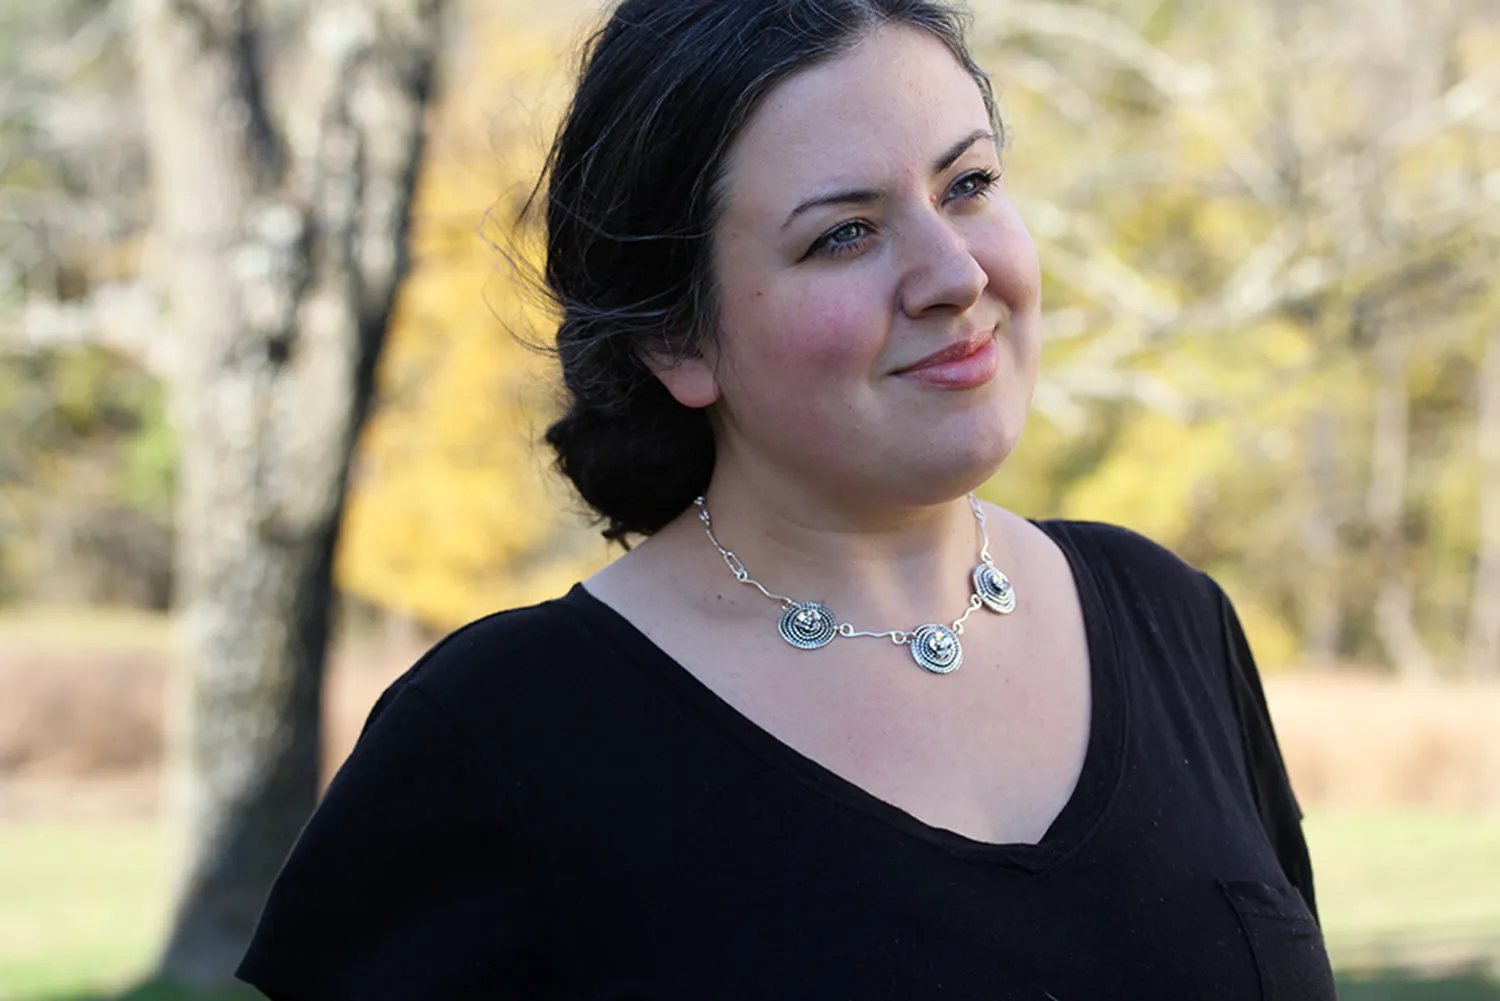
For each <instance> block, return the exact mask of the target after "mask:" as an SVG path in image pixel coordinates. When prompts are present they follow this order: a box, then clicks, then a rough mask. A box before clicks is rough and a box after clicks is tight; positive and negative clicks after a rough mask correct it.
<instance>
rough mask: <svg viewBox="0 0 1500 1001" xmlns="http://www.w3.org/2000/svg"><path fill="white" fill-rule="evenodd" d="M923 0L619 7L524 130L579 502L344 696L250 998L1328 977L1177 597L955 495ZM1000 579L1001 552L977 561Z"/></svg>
mask: <svg viewBox="0 0 1500 1001" xmlns="http://www.w3.org/2000/svg"><path fill="white" fill-rule="evenodd" d="M1000 134H1001V128H1000V126H999V124H998V120H997V116H996V114H995V109H994V105H993V101H992V99H991V96H990V90H989V86H988V83H987V81H986V79H985V77H984V75H983V74H982V73H981V72H980V70H979V69H978V68H977V67H975V65H974V64H973V62H972V60H971V59H970V57H969V55H968V53H967V51H966V49H965V47H964V41H963V37H962V31H961V21H960V20H959V18H958V17H957V16H956V15H955V14H954V12H953V11H951V10H950V9H948V8H946V7H944V6H942V5H940V3H938V2H936V0H625V2H624V3H622V4H620V6H618V7H617V8H616V9H615V10H614V12H613V14H612V16H611V17H610V19H609V21H608V23H607V25H606V26H605V27H604V28H603V29H602V31H601V32H600V33H599V34H598V35H597V36H596V38H595V39H594V41H593V42H592V46H591V50H590V54H589V57H588V59H587V61H586V62H585V65H584V69H583V74H582V77H581V81H580V84H579V88H578V92H577V96H576V98H575V100H574V103H573V105H572V108H571V110H570V112H569V114H568V116H567V119H566V121H565V123H564V125H563V128H562V130H561V132H560V134H559V137H558V139H557V142H556V145H555V147H554V150H553V154H552V158H551V162H550V167H549V170H550V173H549V178H548V187H547V195H546V212H547V225H548V259H547V278H548V282H549V285H550V287H551V290H552V291H553V293H554V294H555V295H556V297H557V299H558V302H559V304H560V305H561V307H562V311H563V319H562V324H561V329H560V331H559V334H558V346H559V350H560V356H561V359H562V363H563V374H564V379H565V382H566V385H567V388H568V390H569V392H570V394H571V408H570V410H569V411H568V413H567V414H566V415H565V416H564V417H563V418H562V419H561V420H560V421H559V422H558V423H557V424H555V425H554V426H553V427H552V429H551V430H550V432H549V434H548V441H549V442H550V443H551V444H552V446H553V447H554V448H555V449H556V450H557V452H558V456H559V464H560V467H561V468H562V470H563V471H564V472H565V473H566V474H567V475H568V476H569V477H570V478H571V479H572V481H573V482H574V484H575V485H576V486H577V488H578V490H579V492H580V493H581V494H582V496H583V497H584V498H585V499H586V500H587V501H588V502H589V503H590V504H591V505H592V506H593V507H594V508H595V509H597V511H598V512H599V514H600V515H601V516H602V518H603V519H604V520H605V521H606V522H607V523H608V530H607V533H606V534H608V535H609V536H610V537H612V538H624V537H626V536H637V537H639V536H644V537H645V540H646V541H644V542H643V543H642V544H640V545H638V546H636V547H635V548H633V549H631V550H630V551H629V552H628V553H627V554H626V555H625V556H624V557H622V558H621V559H620V560H618V561H617V562H615V563H614V564H613V565H611V566H610V567H608V568H607V569H605V570H604V571H602V572H601V573H599V574H597V575H596V576H594V577H592V578H590V579H589V580H588V581H586V582H585V583H584V584H582V585H580V586H578V587H575V588H574V589H573V591H572V592H571V593H569V594H568V595H567V596H566V597H564V598H562V599H559V600H557V601H553V602H548V603H545V604H543V605H540V606H537V607H534V608H529V609H520V610H515V611H510V612H503V613H500V614H498V615H495V616H491V617H490V618H488V619H485V620H482V621H481V622H478V623H475V624H473V625H471V626H469V627H466V628H465V629H462V630H460V631H459V632H458V633H456V634H454V635H453V636H451V637H449V638H448V639H447V640H445V641H444V642H443V643H442V644H440V645H439V646H438V647H437V649H435V650H434V651H433V652H432V653H431V654H429V655H428V656H427V657H426V658H424V660H423V662H422V663H420V664H418V665H417V666H416V667H415V668H413V670H412V671H411V672H409V673H408V674H407V675H406V676H405V677H403V678H402V679H401V680H400V681H398V682H397V683H396V684H395V685H393V686H392V688H391V689H390V690H389V691H388V692H387V693H386V694H385V696H384V697H383V698H382V699H381V701H380V703H379V704H378V705H377V707H376V709H375V711H374V713H373V714H372V716H371V720H370V722H369V724H368V726H367V728H366V732H365V734H364V736H363V737H362V739H361V741H360V744H359V746H358V747H357V748H356V750H355V751H354V754H353V756H352V757H351V758H350V760H349V762H348V764H347V765H346V766H345V767H344V769H343V770H342V771H341V772H340V774H339V776H338V777H337V779H336V780H335V781H334V783H333V785H332V786H331V788H330V789H329V792H328V795H327V798H326V800H325V802H324V804H323V806H322V807H321V808H320V810H319V811H318V814H317V815H316V816H315V817H314V818H313V820H312V821H311V822H310V824H309V825H308V828H307V830H306V831H305V832H304V834H303V836H302V839H301V841H300V843H299V844H298V846H297V848H296V849H295V851H294V852H293V853H292V856H291V857H290V859H289V860H288V862H287V865H286V868H285V870H284V872H283V873H282V876H281V878H280V881H279V882H278V884H277V886H276V888H275V890H274V891H273V893H272V895H271V898H270V901H269V903H268V905H267V908H266V912H265V914H264V916H263V919H262V924H261V927H260V930H259V932H258V934H257V937H256V940H255V942H254V944H253V945H252V947H251V950H250V952H249V954H248V956H247V958H246V960H245V963H244V965H243V967H242V969H241V975H242V976H243V977H244V978H245V979H247V980H249V981H250V982H252V983H254V984H256V985H258V986H259V987H261V988H262V989H263V990H264V991H265V992H266V993H267V994H269V995H270V996H271V997H273V998H285V999H294V1001H344V999H354V998H392V999H403V998H412V999H416V998H442V999H456V998H471V997H472V998H481V997H482V998H538V999H540V998H601V999H602V998H620V999H624V998H639V999H647V998H650V999H677V998H682V999H703V998H754V999H769V998H804V997H805V998H819V999H826V998H851V999H860V1001H868V999H879V998H891V999H897V998H900V999H910V998H929V997H930V998H962V999H976V1001H977V999H986V1001H994V999H1012V998H1014V999H1037V1001H1042V999H1047V998H1052V999H1062V1001H1079V999H1099V998H1149V999H1165V998H1183V999H1189V998H1191V999H1207V998H1212V999H1216V1001H1224V999H1228V1001H1237V999H1245V1001H1250V999H1292V998H1295V999H1308V1001H1312V999H1324V998H1332V997H1333V996H1334V993H1333V984H1332V977H1331V974H1330V973H1329V970H1328V964H1327V960H1326V958H1325V956H1324V953H1323V947H1322V942H1321V938H1320V935H1319V933H1318V928H1317V924H1316V921H1315V918H1314V915H1313V911H1312V906H1313V895H1312V883H1311V875H1310V871H1309V867H1308V861H1307V852H1306V847H1305V844H1304V842H1303V839H1302V835H1301V830H1300V824H1299V814H1298V811H1297V807H1296V803H1295V801H1294V799H1293V798H1292V794H1291V790H1290V788H1289V787H1288V785H1287V780H1286V776H1285V773H1284V771H1283V768H1282V765H1281V761H1280V757H1279V755H1278V753H1277V749H1276V744H1275V739H1274V736H1273V734H1272V731H1271V726H1270V723H1269V720H1268V719H1267V716H1266V710H1265V703H1264V699H1263V696H1262V694H1261V689H1260V685H1259V681H1258V679H1257V676H1256V673H1255V668H1254V665H1253V662H1252V661H1251V658H1250V653H1249V650H1248V649H1247V647H1246V645H1245V641H1244V637H1243V634H1242V633H1241V631H1240V628H1239V625H1238V623H1237V621H1236V619H1235V616H1234V613H1233V611H1232V610H1231V608H1230V605H1229V603H1228V601H1227V600H1226V599H1225V597H1224V596H1223V594H1222V593H1221V592H1220V590H1219V589H1218V588H1217V586H1215V585H1214V584H1213V582H1212V581H1210V580H1209V579H1208V578H1206V577H1205V576H1203V575H1202V574H1200V573H1198V572H1196V571H1194V570H1192V569H1190V568H1189V567H1187V566H1186V565H1184V564H1183V563H1181V562H1180V561H1178V560H1177V559H1176V558H1175V557H1173V556H1171V555H1170V554H1169V553H1167V552H1166V551H1164V550H1162V549H1160V548H1159V547H1157V546H1155V545H1154V544H1152V543H1150V542H1148V541H1146V540H1144V539H1142V538H1140V537H1138V536H1135V535H1133V534H1131V533H1129V532H1126V531H1124V530H1121V529H1114V528H1109V527H1106V526H1101V525H1091V524H1078V523H1065V522H1049V523H1042V524H1033V523H1031V522H1029V521H1026V520H1024V519H1022V518H1019V517H1017V516H1015V515H1013V514H1010V513H1009V512H1006V511H1003V510H1000V509H998V508H995V507H993V506H990V505H988V504H980V503H978V502H972V501H971V499H970V496H969V492H970V491H972V490H973V489H974V488H975V487H977V486H978V485H979V484H981V483H983V482H984V481H985V480H986V479H987V478H989V477H990V476H991V475H992V474H993V473H994V472H995V471H996V469H997V468H998V467H999V466H1000V465H1001V463H1002V462H1003V461H1004V459H1005V458H1006V456H1007V455H1008V454H1009V453H1010V452H1011V450H1012V449H1013V448H1014V447H1015V445H1016V442H1017V439H1018V437H1019V436H1020V433H1021V427H1022V424H1023V423H1024V421H1025V417H1026V411H1027V406H1028V402H1029V399H1030V396H1031V392H1032V388H1033V385H1034V383H1035V380H1036V369H1037V356H1038V342H1039V337H1040V331H1039V316H1040V304H1039V300H1040V294H1039V293H1040V279H1039V272H1038V265H1037V260H1036V254H1035V250H1034V247H1033V245H1032V243H1031V240H1030V238H1029V237H1028V235H1027V233H1026V230H1025V228H1024V227H1023V225H1022V224H1021V221H1020V220H1019V218H1018V217H1017V215H1016V213H1015V210H1014V208H1013V207H1012V206H1011V203H1010V201H1009V199H1008V198H1007V196H1006V193H1005V190H1004V186H1003V181H1002V177H1001V174H1002V166H1001V161H1000V147H1001V142H1000V140H999V136H1000ZM1012 582H1013V584H1012Z"/></svg>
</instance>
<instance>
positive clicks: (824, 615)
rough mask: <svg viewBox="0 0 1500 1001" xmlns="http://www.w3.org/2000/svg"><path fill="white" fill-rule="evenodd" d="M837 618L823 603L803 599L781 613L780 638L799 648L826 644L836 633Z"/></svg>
mask: <svg viewBox="0 0 1500 1001" xmlns="http://www.w3.org/2000/svg"><path fill="white" fill-rule="evenodd" d="M838 627H839V621H838V619H836V618H834V617H833V613H832V612H830V611H829V610H828V608H827V607H826V606H824V605H820V604H818V603H817V602H816V601H803V602H799V603H798V604H795V605H793V606H792V607H790V608H788V609H787V610H786V611H785V612H783V613H781V623H780V625H779V626H778V628H779V629H780V630H781V638H782V639H784V640H786V641H787V642H788V643H790V644H791V645H792V646H794V647H796V648H797V649H799V650H816V649H817V648H818V647H820V646H827V645H828V644H829V642H830V641H832V639H833V637H834V636H835V635H837V633H838Z"/></svg>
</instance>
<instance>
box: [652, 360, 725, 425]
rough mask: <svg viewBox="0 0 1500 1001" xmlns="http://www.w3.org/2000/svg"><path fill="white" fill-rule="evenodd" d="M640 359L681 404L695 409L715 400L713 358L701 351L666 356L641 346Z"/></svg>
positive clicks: (715, 377)
mask: <svg viewBox="0 0 1500 1001" xmlns="http://www.w3.org/2000/svg"><path fill="white" fill-rule="evenodd" d="M641 359H642V360H643V361H644V362H645V363H646V367H647V368H649V369H651V371H652V373H653V374H654V375H655V376H656V377H657V378H658V379H660V380H661V384H662V385H663V386H666V387H667V392H669V393H671V394H672V398H673V399H674V400H676V401H677V402H678V403H681V404H682V405H683V406H684V407H692V408H693V409H694V410H697V409H700V408H702V407H706V406H709V405H711V404H713V403H715V402H717V401H718V399H719V379H718V376H716V375H715V374H714V365H713V362H712V361H711V360H710V359H709V358H707V357H705V356H704V355H702V354H696V355H688V356H686V357H682V356H677V357H669V356H667V355H665V354H663V353H661V352H657V351H650V350H645V351H642V352H641Z"/></svg>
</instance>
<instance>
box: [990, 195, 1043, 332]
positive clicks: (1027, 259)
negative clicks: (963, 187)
mask: <svg viewBox="0 0 1500 1001" xmlns="http://www.w3.org/2000/svg"><path fill="white" fill-rule="evenodd" d="M979 253H981V254H982V256H981V258H980V266H981V267H983V268H984V270H985V272H986V273H987V274H988V275H989V278H990V288H991V289H992V290H993V291H994V292H995V294H997V295H998V296H1000V298H1001V299H1003V300H1004V301H1005V304H1006V305H1007V306H1009V307H1010V308H1011V310H1012V311H1013V312H1015V313H1018V314H1022V315H1026V314H1030V313H1034V312H1038V311H1039V310H1040V309H1041V298H1042V268H1041V262H1040V261H1039V260H1038V259H1037V252H1036V244H1035V243H1034V242H1033V241H1032V239H1031V234H1030V233H1029V232H1028V231H1027V229H1026V226H1025V225H1024V224H1023V223H1022V222H1021V218H1020V216H1018V215H1016V214H1015V210H1014V209H1011V210H1010V211H1009V212H1008V213H1007V216H1006V219H1005V224H1004V225H1003V226H1000V227H997V228H996V229H995V231H994V232H993V234H992V236H991V239H989V240H988V241H986V245H985V246H984V248H983V249H982V250H980V251H979Z"/></svg>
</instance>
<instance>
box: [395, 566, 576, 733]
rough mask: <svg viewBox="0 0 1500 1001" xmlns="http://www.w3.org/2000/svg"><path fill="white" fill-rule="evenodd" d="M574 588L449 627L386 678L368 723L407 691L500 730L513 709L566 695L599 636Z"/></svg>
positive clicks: (463, 721) (447, 712) (471, 725)
mask: <svg viewBox="0 0 1500 1001" xmlns="http://www.w3.org/2000/svg"><path fill="white" fill-rule="evenodd" d="M577 591H578V589H577V588H575V589H574V591H571V592H569V593H568V594H567V595H565V596H563V597H560V598H555V599H552V600H549V601H544V602H541V603H540V604H536V605H530V606H527V607H524V608H514V609H507V610H505V611H500V612H495V613H494V614H491V615H487V616H485V617H483V618H481V619H476V620H475V621H473V622H470V623H468V624H467V625H464V626H461V627H459V628H458V629H456V630H454V631H453V632H451V633H449V634H448V635H447V636H446V637H444V638H443V639H442V640H440V641H439V642H438V643H437V644H435V645H434V646H433V647H432V648H431V649H430V650H428V651H427V653H425V654H423V655H422V657H421V658H420V659H419V660H418V661H417V662H416V663H415V664H414V665H413V666H412V667H411V668H410V669H408V670H407V671H406V673H404V674H402V675H401V676H400V677H399V678H397V679H396V680H395V681H394V682H392V683H391V685H390V686H389V687H388V688H387V689H386V691H385V692H384V694H382V695H381V697H380V699H379V700H378V701H377V702H376V704H375V706H374V708H373V710H372V711H371V713H370V717H369V720H368V721H367V722H366V724H365V729H366V731H367V732H368V731H369V730H370V729H371V728H372V727H374V726H375V725H376V724H377V721H379V720H380V718H381V717H382V715H383V714H385V713H386V712H387V711H388V710H390V709H391V708H392V707H393V706H396V705H397V704H405V703H410V702H411V701H412V700H413V697H416V698H417V700H418V701H422V702H426V703H428V704H430V705H431V706H432V707H433V708H434V709H436V710H437V711H439V712H440V713H441V714H442V715H443V716H444V717H446V718H447V719H448V721H449V722H450V724H451V725H453V726H454V727H456V728H457V729H458V730H459V731H461V732H462V733H464V734H466V735H474V734H480V735H485V734H493V733H495V732H497V730H499V731H503V729H504V728H505V727H506V726H507V724H509V723H510V722H512V720H513V719H514V718H515V717H517V716H524V715H534V714H535V713H536V712H537V710H538V709H539V708H541V707H544V706H546V705H548V704H550V703H553V702H556V701H558V700H560V699H564V700H565V699H566V698H567V692H566V691H564V690H563V689H566V688H567V687H569V686H570V685H571V684H573V683H576V682H578V679H579V677H580V675H581V674H582V673H585V672H587V671H589V670H591V669H592V668H593V666H594V665H595V664H597V663H598V661H599V660H600V659H601V658H600V652H601V651H600V646H601V638H600V636H599V634H598V633H597V632H596V631H595V630H594V629H592V628H591V624H590V621H589V617H588V616H587V614H586V605H585V604H584V602H583V601H582V600H580V598H579V596H578V594H577Z"/></svg>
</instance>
